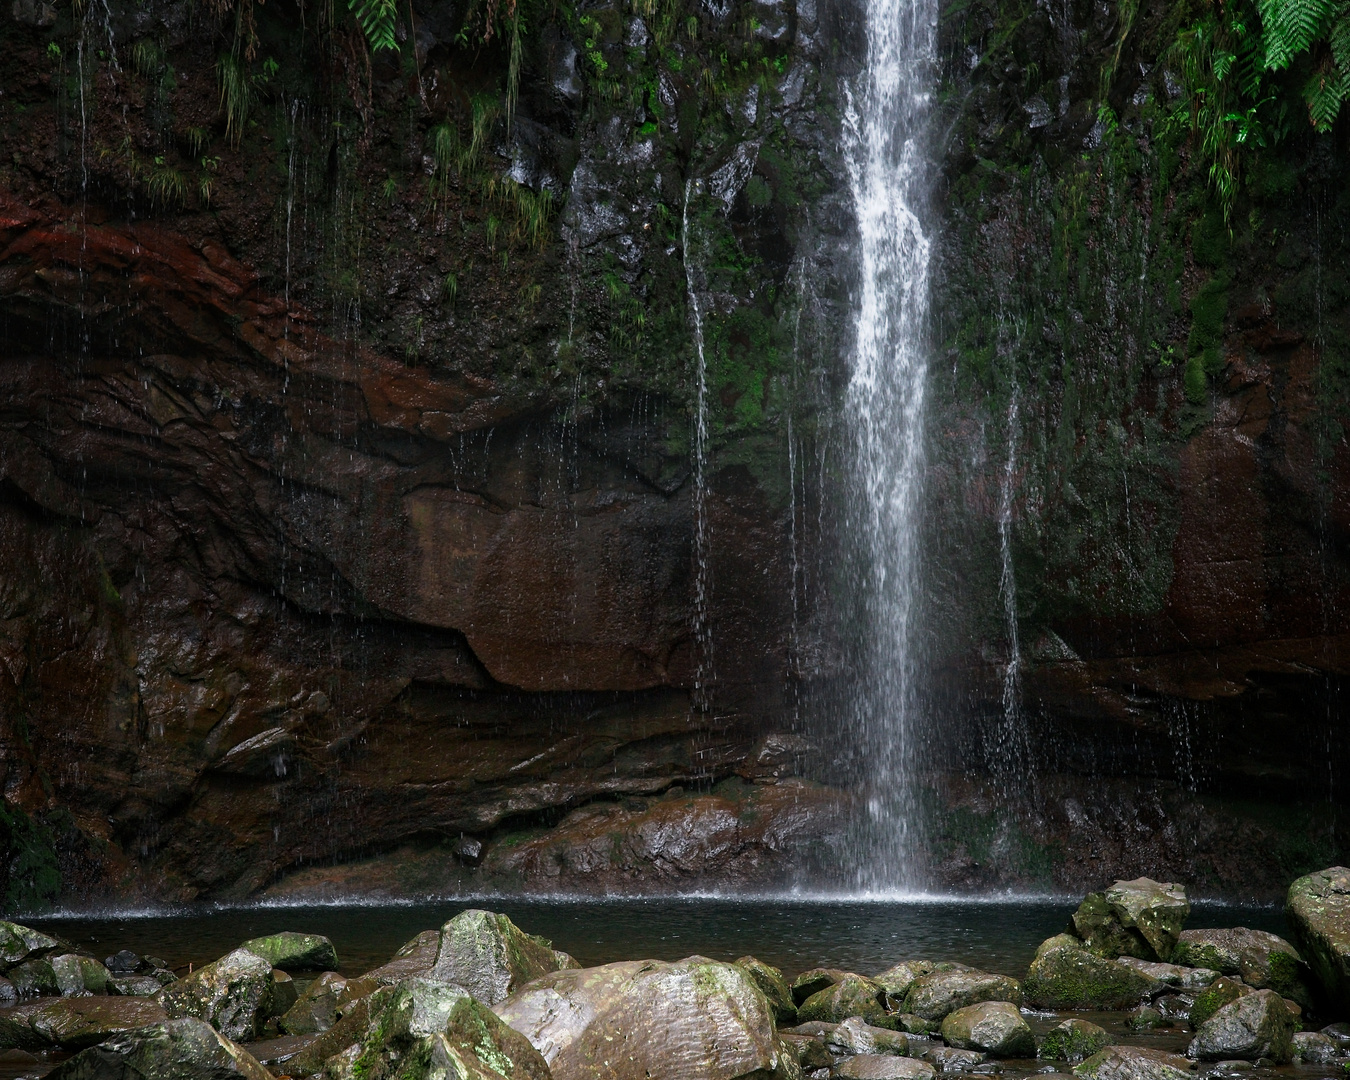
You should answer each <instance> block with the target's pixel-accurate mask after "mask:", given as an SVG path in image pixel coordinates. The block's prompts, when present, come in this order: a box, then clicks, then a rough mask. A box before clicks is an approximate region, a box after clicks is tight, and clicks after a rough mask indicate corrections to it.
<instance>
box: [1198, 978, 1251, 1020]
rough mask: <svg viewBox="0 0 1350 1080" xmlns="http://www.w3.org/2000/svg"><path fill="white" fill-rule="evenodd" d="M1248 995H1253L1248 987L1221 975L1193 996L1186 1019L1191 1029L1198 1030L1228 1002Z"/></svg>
mask: <svg viewBox="0 0 1350 1080" xmlns="http://www.w3.org/2000/svg"><path fill="white" fill-rule="evenodd" d="M1250 993H1253V991H1252V988H1251V987H1250V986H1247V985H1246V984H1245V983H1243V982H1240V981H1238V980H1237V979H1230V978H1228V977H1227V976H1226V975H1221V976H1220V977H1219V978H1217V979H1215V980H1214V981H1213V982H1212V983H1210V984H1209V985H1208V986H1207V987H1205V989H1204V990H1202V991H1200V993H1198V994H1197V995H1196V996H1195V1001H1194V1002H1192V1004H1191V1009H1190V1013H1189V1014H1188V1015H1187V1017H1186V1019H1187V1021H1188V1022H1189V1023H1190V1025H1191V1027H1193V1028H1198V1027H1200V1025H1202V1024H1203V1023H1204V1022H1205V1021H1206V1020H1208V1019H1209V1018H1210V1017H1211V1016H1213V1015H1214V1014H1215V1013H1216V1012H1218V1011H1219V1010H1220V1009H1222V1008H1223V1007H1224V1006H1225V1005H1227V1004H1228V1003H1229V1002H1233V1001H1236V1000H1237V999H1238V998H1240V997H1245V996H1246V995H1247V994H1250Z"/></svg>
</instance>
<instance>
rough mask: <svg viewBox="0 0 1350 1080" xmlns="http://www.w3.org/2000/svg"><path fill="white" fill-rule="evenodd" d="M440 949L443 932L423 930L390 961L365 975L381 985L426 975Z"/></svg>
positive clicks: (406, 943)
mask: <svg viewBox="0 0 1350 1080" xmlns="http://www.w3.org/2000/svg"><path fill="white" fill-rule="evenodd" d="M440 951H441V932H440V931H439V930H423V931H422V932H421V933H420V934H418V935H417V936H416V937H415V938H413V939H412V940H411V941H408V942H405V943H404V944H403V946H402V947H401V948H400V949H399V950H398V952H396V953H394V956H393V959H391V960H390V961H389V963H387V964H382V965H381V966H379V967H377V968H375V969H374V970H373V971H368V972H366V974H365V975H364V976H363V977H364V978H366V979H370V980H371V981H372V982H374V983H376V984H378V985H380V986H393V985H394V984H395V983H398V982H402V981H403V980H404V979H410V978H413V977H414V976H417V975H426V974H427V972H429V971H430V970H431V969H432V967H433V965H435V963H436V957H437V955H438V954H439V953H440Z"/></svg>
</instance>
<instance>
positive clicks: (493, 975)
mask: <svg viewBox="0 0 1350 1080" xmlns="http://www.w3.org/2000/svg"><path fill="white" fill-rule="evenodd" d="M575 966H576V961H575V960H573V959H572V958H571V957H570V956H568V955H567V954H566V953H562V952H557V951H555V950H554V949H553V947H552V945H551V944H550V943H549V942H547V941H545V940H544V939H543V938H541V937H535V936H534V935H533V934H527V933H525V931H523V930H521V929H520V927H518V926H517V925H516V924H515V923H513V922H512V921H511V920H510V919H509V918H507V916H505V915H499V914H497V913H496V912H492V911H479V910H475V909H470V910H469V911H461V912H460V913H459V914H458V915H456V916H455V917H454V918H453V919H451V920H450V921H449V922H447V923H446V924H445V925H444V926H442V927H441V940H440V949H439V950H438V952H437V955H436V962H435V963H434V964H433V965H432V966H431V969H430V970H429V971H428V972H427V975H428V976H429V977H430V978H433V979H438V980H440V981H442V982H451V983H455V984H457V985H459V986H462V987H464V989H465V990H467V991H468V992H469V993H470V994H471V995H473V997H474V999H475V1000H477V1001H481V1002H482V1003H483V1004H484V1005H488V1006H492V1005H496V1004H497V1003H498V1002H501V1001H505V1000H506V999H507V998H508V997H510V996H511V995H512V994H513V993H515V992H516V991H517V990H519V989H520V988H521V987H522V986H524V985H525V984H526V983H527V982H530V981H531V980H533V979H537V978H539V976H541V975H547V974H548V973H549V972H551V971H561V970H564V969H566V968H568V967H575Z"/></svg>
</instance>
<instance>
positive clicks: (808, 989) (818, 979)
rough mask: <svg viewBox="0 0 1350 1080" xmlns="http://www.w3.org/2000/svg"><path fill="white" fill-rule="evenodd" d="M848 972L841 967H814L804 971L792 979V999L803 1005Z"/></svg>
mask: <svg viewBox="0 0 1350 1080" xmlns="http://www.w3.org/2000/svg"><path fill="white" fill-rule="evenodd" d="M848 974H849V973H848V972H847V971H843V970H841V969H840V968H812V969H811V970H810V971H803V972H802V973H801V974H800V975H798V976H797V977H796V978H795V979H793V980H792V1000H793V1001H794V1002H795V1003H796V1004H797V1005H801V1004H802V1002H804V1001H805V1000H806V999H807V998H810V997H815V996H816V995H817V994H819V993H820V992H821V991H822V990H824V989H826V988H827V987H830V986H833V985H834V984H835V983H837V982H838V981H839V980H840V979H842V978H843V977H844V976H845V975H848Z"/></svg>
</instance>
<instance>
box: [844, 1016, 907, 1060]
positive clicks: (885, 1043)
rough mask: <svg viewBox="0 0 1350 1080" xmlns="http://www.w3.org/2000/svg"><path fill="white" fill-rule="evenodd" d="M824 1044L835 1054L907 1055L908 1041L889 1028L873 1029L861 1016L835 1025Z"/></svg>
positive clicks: (851, 1017)
mask: <svg viewBox="0 0 1350 1080" xmlns="http://www.w3.org/2000/svg"><path fill="white" fill-rule="evenodd" d="M825 1044H826V1046H828V1047H829V1048H830V1049H831V1050H832V1051H834V1053H836V1054H895V1055H896V1056H897V1057H904V1056H905V1055H907V1054H908V1053H909V1039H907V1038H906V1037H905V1036H904V1035H901V1034H900V1033H899V1032H897V1031H892V1030H890V1028H882V1027H873V1026H872V1025H871V1024H869V1023H867V1022H866V1021H865V1020H863V1018H862V1017H861V1016H850V1017H849V1018H848V1019H847V1020H845V1021H843V1022H842V1023H840V1024H837V1025H835V1029H834V1032H833V1034H831V1035H829V1036H828V1037H827V1038H826V1039H825Z"/></svg>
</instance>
